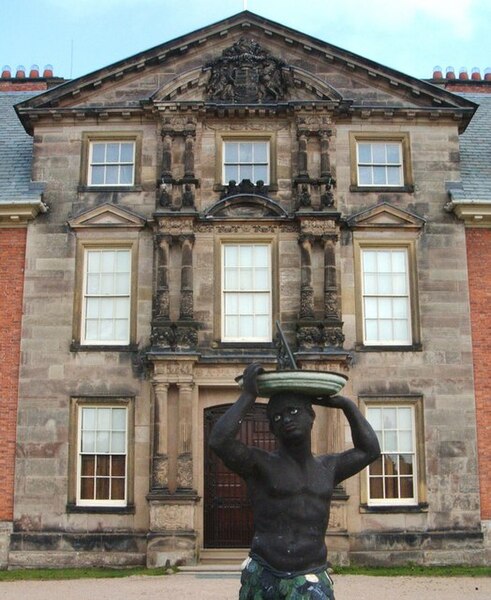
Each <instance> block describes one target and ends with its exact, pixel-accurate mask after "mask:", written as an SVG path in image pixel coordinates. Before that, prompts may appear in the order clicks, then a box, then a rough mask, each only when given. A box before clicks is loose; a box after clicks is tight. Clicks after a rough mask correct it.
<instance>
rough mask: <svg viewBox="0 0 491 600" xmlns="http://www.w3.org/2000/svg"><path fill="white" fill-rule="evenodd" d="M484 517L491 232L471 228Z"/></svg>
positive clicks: (488, 486) (486, 514) (490, 510)
mask: <svg viewBox="0 0 491 600" xmlns="http://www.w3.org/2000/svg"><path fill="white" fill-rule="evenodd" d="M466 235H467V260H468V268H469V290H470V300H471V320H472V344H473V352H474V385H475V394H476V411H477V439H478V452H479V481H480V487H481V517H482V518H483V519H491V230H489V229H470V228H469V229H467V230H466Z"/></svg>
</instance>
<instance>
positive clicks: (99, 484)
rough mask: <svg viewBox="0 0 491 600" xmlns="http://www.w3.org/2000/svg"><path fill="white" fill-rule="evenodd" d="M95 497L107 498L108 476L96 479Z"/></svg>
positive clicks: (98, 498) (99, 498)
mask: <svg viewBox="0 0 491 600" xmlns="http://www.w3.org/2000/svg"><path fill="white" fill-rule="evenodd" d="M96 499H97V500H109V478H108V477H104V478H97V479H96Z"/></svg>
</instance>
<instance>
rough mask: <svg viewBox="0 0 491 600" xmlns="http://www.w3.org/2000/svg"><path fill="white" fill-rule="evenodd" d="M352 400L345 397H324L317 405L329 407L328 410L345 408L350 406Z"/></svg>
mask: <svg viewBox="0 0 491 600" xmlns="http://www.w3.org/2000/svg"><path fill="white" fill-rule="evenodd" d="M350 402H351V400H349V399H348V398H345V397H344V396H338V395H336V396H323V397H322V398H320V399H319V402H318V403H317V402H316V404H320V405H322V406H327V407H328V408H345V407H346V405H347V404H349V403H350Z"/></svg>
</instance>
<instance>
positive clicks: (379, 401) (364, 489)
mask: <svg viewBox="0 0 491 600" xmlns="http://www.w3.org/2000/svg"><path fill="white" fill-rule="evenodd" d="M359 401H360V409H361V411H362V413H363V414H364V415H365V416H366V414H367V407H368V406H410V407H412V408H413V410H414V422H415V439H416V449H415V451H416V461H415V462H416V494H415V496H416V502H408V503H407V504H404V503H403V502H400V501H399V502H397V503H394V504H390V503H388V502H387V501H386V502H385V503H384V504H372V503H370V500H369V496H368V468H366V469H364V470H363V471H362V472H361V473H360V512H361V513H363V512H381V513H383V512H387V513H395V512H426V511H427V509H428V500H427V484H426V462H425V443H424V440H425V434H424V399H423V396H421V395H420V394H403V395H383V394H373V395H372V394H366V395H365V394H360V395H359Z"/></svg>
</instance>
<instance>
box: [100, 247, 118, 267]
mask: <svg viewBox="0 0 491 600" xmlns="http://www.w3.org/2000/svg"><path fill="white" fill-rule="evenodd" d="M115 258H116V253H115V252H113V251H112V250H103V251H102V252H101V271H102V272H103V273H114V265H115Z"/></svg>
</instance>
